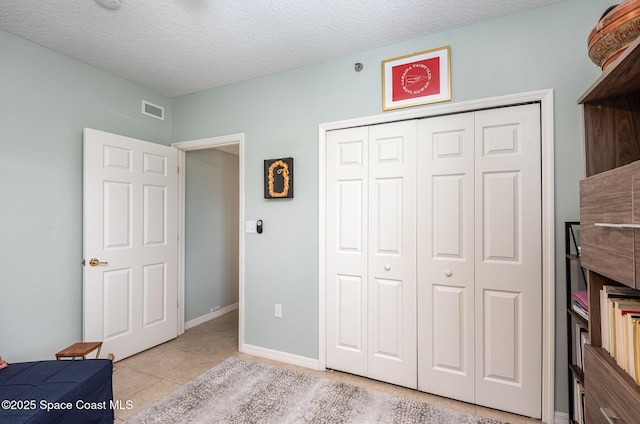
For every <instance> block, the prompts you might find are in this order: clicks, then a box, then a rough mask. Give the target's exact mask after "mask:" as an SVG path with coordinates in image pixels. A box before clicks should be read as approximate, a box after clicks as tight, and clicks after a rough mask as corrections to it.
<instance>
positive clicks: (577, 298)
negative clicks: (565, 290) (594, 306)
mask: <svg viewBox="0 0 640 424" xmlns="http://www.w3.org/2000/svg"><path fill="white" fill-rule="evenodd" d="M571 299H573V301H574V302H575V303H578V304H579V305H580V306H582V307H583V308H584V310H585V311H589V296H588V294H587V291H586V290H580V291H574V292H573V293H571Z"/></svg>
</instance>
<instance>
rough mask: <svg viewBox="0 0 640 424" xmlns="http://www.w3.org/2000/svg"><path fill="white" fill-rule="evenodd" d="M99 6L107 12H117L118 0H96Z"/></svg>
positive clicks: (118, 7)
mask: <svg viewBox="0 0 640 424" xmlns="http://www.w3.org/2000/svg"><path fill="white" fill-rule="evenodd" d="M96 3H98V4H99V5H100V6H102V7H104V8H105V9H109V10H118V9H120V0H96Z"/></svg>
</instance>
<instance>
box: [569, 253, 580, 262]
mask: <svg viewBox="0 0 640 424" xmlns="http://www.w3.org/2000/svg"><path fill="white" fill-rule="evenodd" d="M567 259H571V260H572V261H575V262H578V263H580V256H578V255H573V254H570V253H567Z"/></svg>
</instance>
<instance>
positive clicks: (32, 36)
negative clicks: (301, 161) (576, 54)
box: [0, 0, 561, 97]
mask: <svg viewBox="0 0 640 424" xmlns="http://www.w3.org/2000/svg"><path fill="white" fill-rule="evenodd" d="M559 1H561V0H349V1H344V0H121V3H122V5H121V7H120V9H119V10H115V11H114V10H107V9H104V8H102V7H101V6H99V5H98V4H97V3H96V2H95V1H94V0H63V1H61V0H0V28H2V29H4V30H6V31H9V32H11V33H13V34H16V35H18V36H20V37H23V38H26V39H28V40H31V41H34V42H36V43H38V44H41V45H43V46H45V47H48V48H50V49H52V50H55V51H57V52H60V53H62V54H64V55H67V56H70V57H72V58H74V59H77V60H79V61H82V62H85V63H88V64H90V65H92V66H95V67H96V68H99V69H102V70H105V71H107V72H110V73H113V74H115V75H119V76H121V77H123V78H126V79H128V80H130V81H133V82H135V83H138V84H140V85H143V86H146V87H149V88H151V89H153V90H155V91H157V92H159V93H162V94H164V95H167V96H170V97H174V96H179V95H183V94H188V93H192V92H196V91H200V90H204V89H208V88H213V87H218V86H222V85H226V84H231V83H234V82H238V81H242V80H247V79H251V78H255V77H258V76H262V75H268V74H272V73H275V72H280V71H284V70H287V69H293V68H297V67H301V66H306V65H310V64H314V63H319V62H323V61H326V60H329V59H331V58H335V57H341V56H347V55H350V54H354V53H357V52H361V51H366V50H370V49H373V48H376V47H382V46H385V45H389V44H393V43H396V42H399V41H403V40H408V39H412V38H417V37H420V36H423V35H426V34H430V33H435V32H440V31H443V30H446V29H450V28H455V27H460V26H464V25H468V24H471V23H475V22H480V21H485V20H489V19H492V18H495V17H498V16H502V15H507V14H510V13H514V12H517V11H521V10H526V9H533V8H536V7H540V6H545V5H548V4H551V3H557V2H559Z"/></svg>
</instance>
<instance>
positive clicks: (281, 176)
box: [264, 158, 293, 199]
mask: <svg viewBox="0 0 640 424" xmlns="http://www.w3.org/2000/svg"><path fill="white" fill-rule="evenodd" d="M264 198H265V199H292V198H293V158H281V159H265V161H264Z"/></svg>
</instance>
